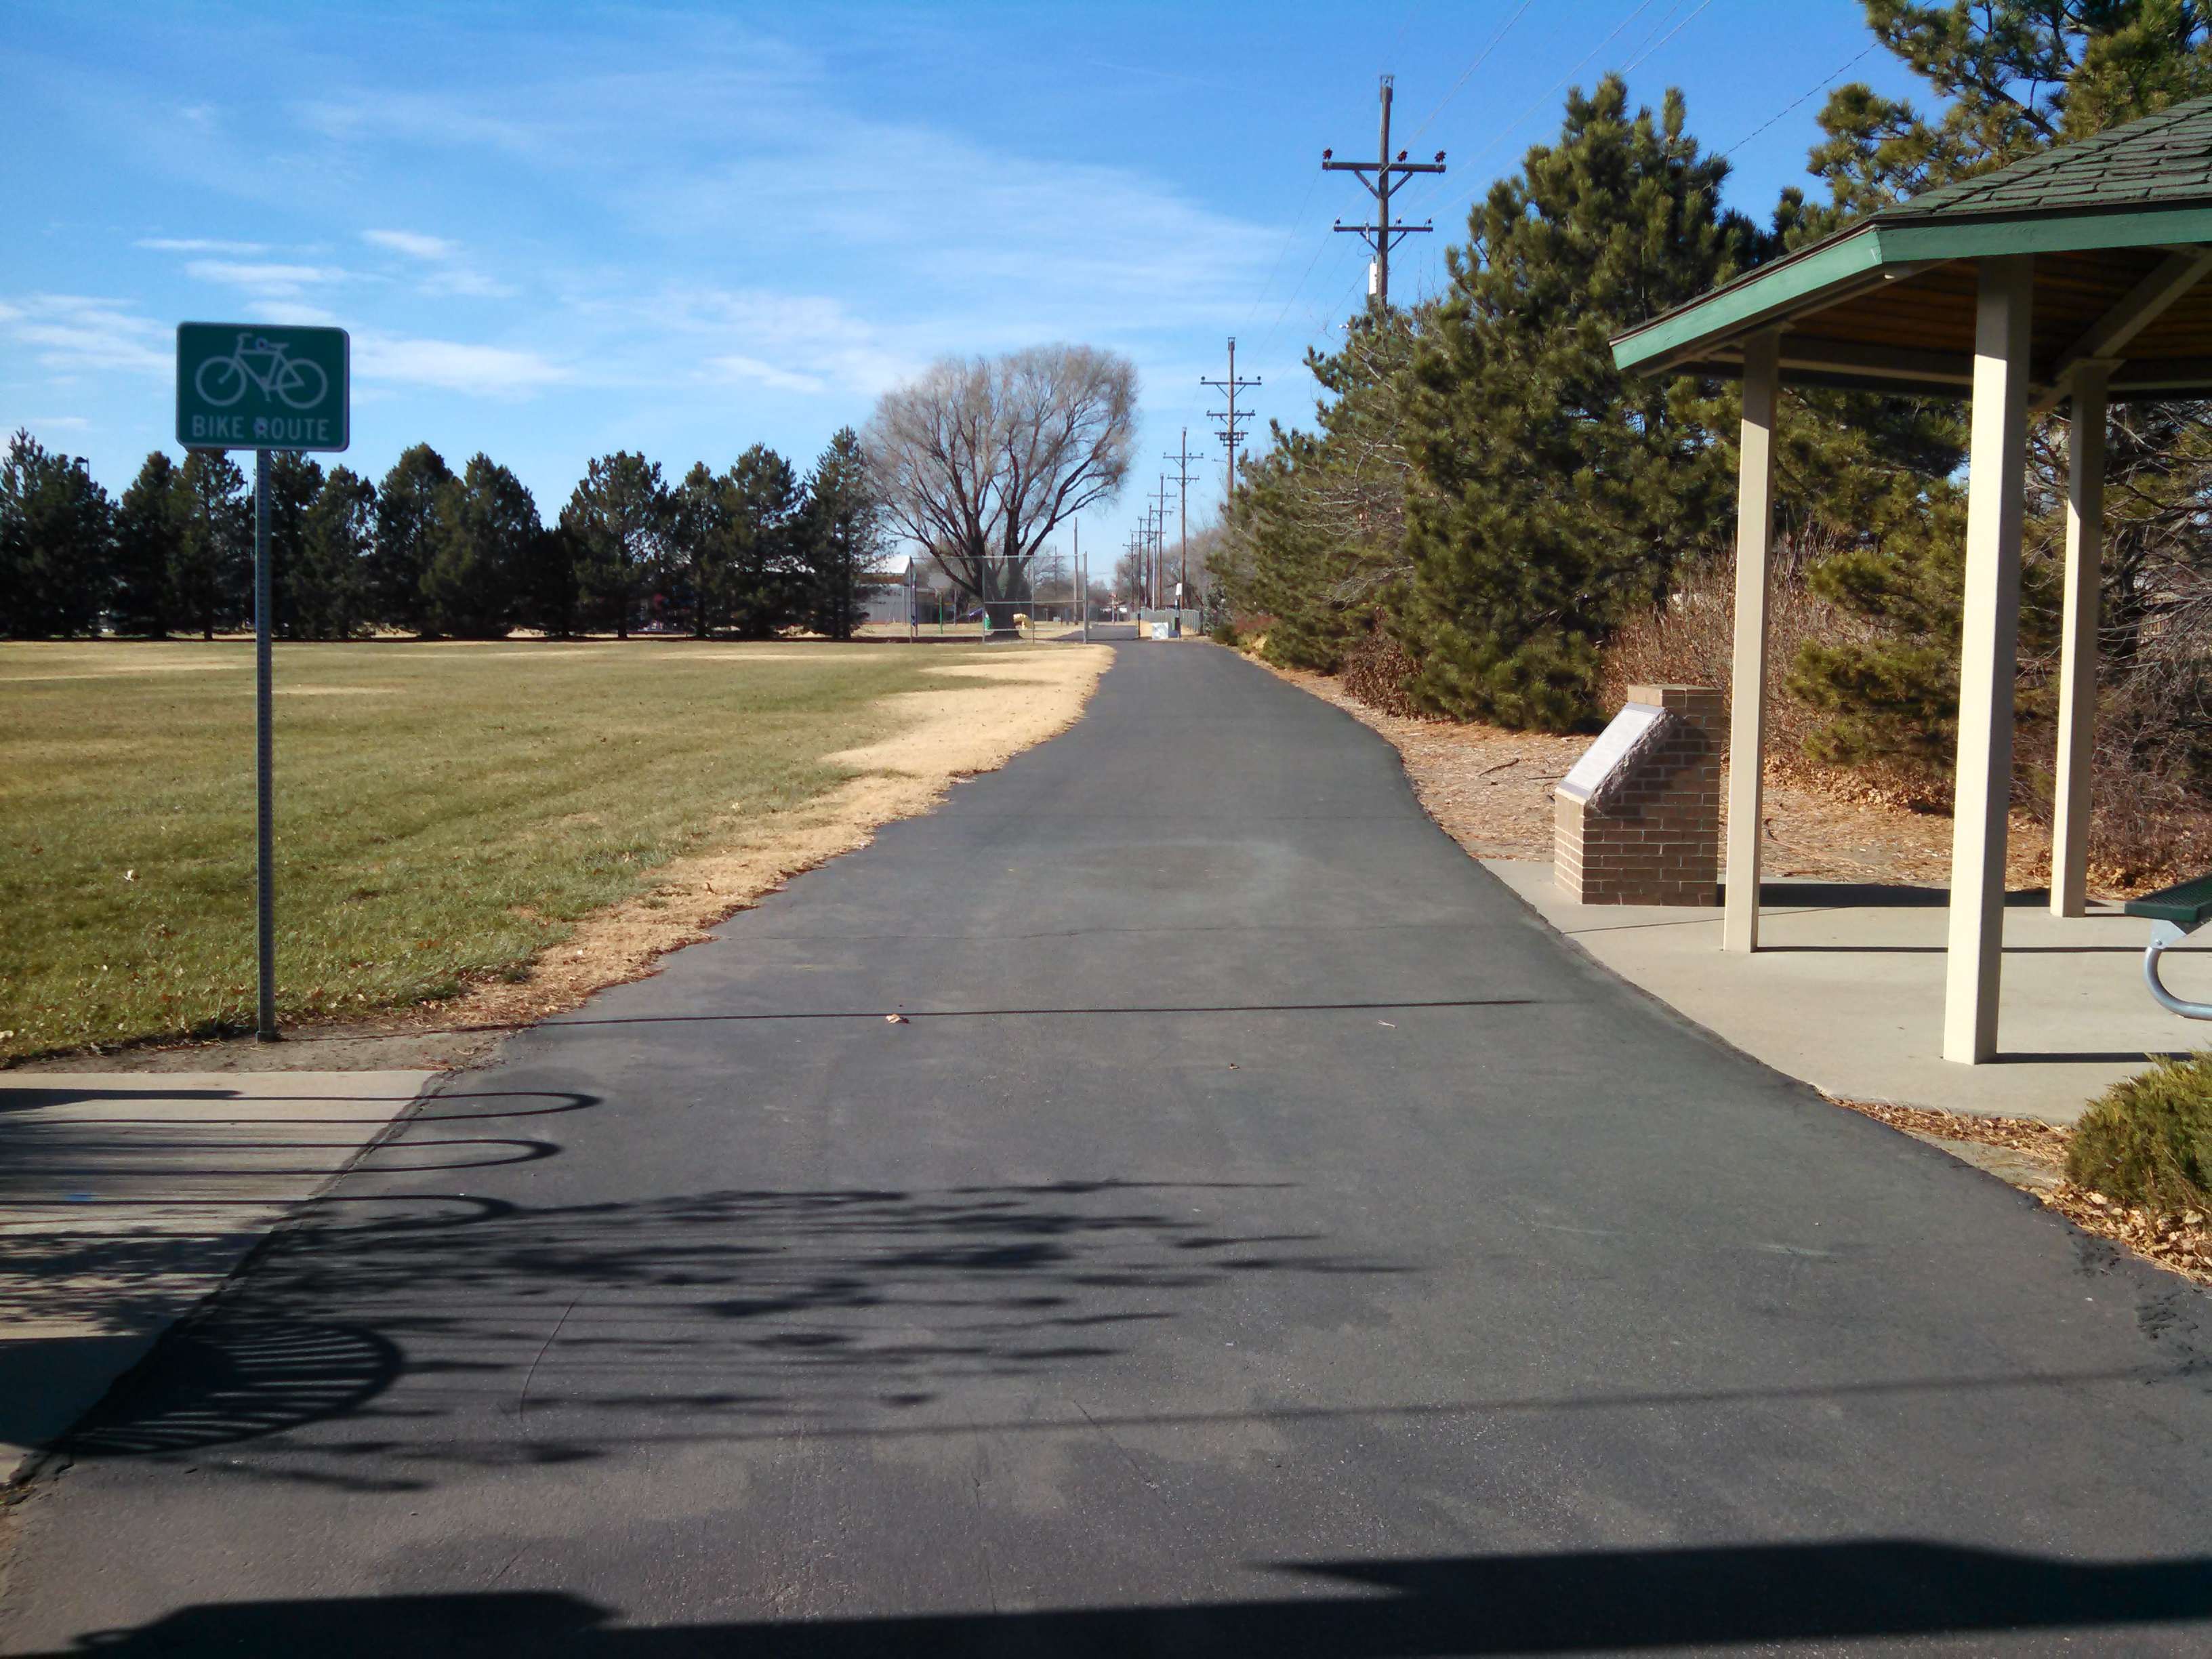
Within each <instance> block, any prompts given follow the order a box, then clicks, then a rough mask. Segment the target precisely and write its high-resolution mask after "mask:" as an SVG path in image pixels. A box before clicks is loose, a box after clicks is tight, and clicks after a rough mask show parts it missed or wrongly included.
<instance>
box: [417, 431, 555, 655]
mask: <svg viewBox="0 0 2212 1659" xmlns="http://www.w3.org/2000/svg"><path fill="white" fill-rule="evenodd" d="M543 528H544V526H542V525H541V524H540V523H539V522H538V503H537V502H536V501H532V499H531V495H530V492H529V490H527V489H525V488H523V485H522V481H521V480H520V479H519V478H517V477H515V476H514V474H513V473H512V472H510V471H507V469H506V468H505V467H503V466H501V465H498V464H497V463H496V462H495V461H493V460H492V459H491V458H490V457H489V456H487V455H483V454H481V453H479V454H477V455H476V456H475V457H473V458H472V459H471V460H470V462H469V464H468V466H467V468H466V470H465V471H464V472H463V473H462V475H461V476H460V477H458V478H453V479H449V480H447V483H446V484H445V486H444V487H443V488H442V489H440V490H439V492H438V519H437V527H436V531H435V534H434V536H433V538H432V544H431V555H430V562H429V566H428V568H427V569H425V570H424V571H423V573H422V604H423V614H424V617H425V619H426V623H427V625H428V628H429V629H431V631H433V632H435V633H439V634H445V635H452V636H453V638H455V639H463V640H491V639H501V638H504V637H505V636H506V635H507V630H508V629H510V628H511V627H513V605H514V591H515V587H516V584H517V579H518V578H519V577H520V574H521V572H522V568H523V564H524V562H525V561H526V559H527V558H528V557H529V555H530V550H531V546H532V542H533V541H534V540H535V538H537V536H538V532H540V531H541V530H542V529H543Z"/></svg>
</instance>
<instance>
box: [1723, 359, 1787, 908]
mask: <svg viewBox="0 0 2212 1659" xmlns="http://www.w3.org/2000/svg"><path fill="white" fill-rule="evenodd" d="M1781 349H1782V335H1781V331H1779V330H1778V329H1765V330H1762V331H1760V332H1759V333H1757V334H1754V335H1753V336H1752V337H1750V338H1749V339H1747V340H1746V341H1745V342H1744V343H1743V437H1742V441H1741V445H1740V447H1739V448H1738V450H1737V460H1736V495H1735V647H1734V650H1733V653H1731V655H1730V657H1729V688H1730V690H1729V784H1728V789H1729V795H1728V890H1727V899H1726V904H1725V908H1723V911H1722V913H1721V949H1723V951H1756V950H1757V949H1758V948H1759V850H1760V849H1759V832H1760V829H1761V825H1762V818H1761V815H1760V807H1761V799H1762V795H1763V793H1764V792H1763V788H1762V774H1763V770H1764V766H1763V763H1764V762H1765V756H1766V631H1767V630H1766V595H1767V590H1768V570H1767V567H1768V565H1769V564H1770V562H1771V559H1772V555H1773V551H1774V388H1775V382H1776V380H1777V379H1778V375H1777V373H1776V364H1777V362H1778V359H1779V358H1780V356H1781Z"/></svg>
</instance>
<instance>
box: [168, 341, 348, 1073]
mask: <svg viewBox="0 0 2212 1659" xmlns="http://www.w3.org/2000/svg"><path fill="white" fill-rule="evenodd" d="M351 360H352V352H351V342H350V341H349V339H348V338H347V337H346V331H344V330H343V329H342V328H279V327H273V326H269V325H261V324H254V323H179V325H177V441H178V442H179V443H180V444H182V445H184V447H185V448H187V449H251V450H252V452H253V775H254V825H253V829H254V866H255V868H254V884H253V898H254V945H255V951H256V954H257V956H258V957H259V963H260V982H259V986H258V991H259V994H258V998H257V1005H258V1006H257V1007H256V1010H255V1022H254V1023H255V1030H256V1034H257V1035H258V1036H259V1037H260V1038H261V1040H262V1041H263V1042H276V1037H277V1032H276V768H275V754H276V750H275V741H274V733H273V731H272V720H271V714H272V713H273V709H272V706H271V696H272V693H273V690H274V684H273V682H274V674H273V672H272V666H271V663H270V653H269V628H270V617H271V615H272V612H273V610H274V605H273V589H274V581H273V574H274V573H273V572H272V571H271V569H270V556H269V452H270V450H272V449H315V450H339V449H343V448H344V447H346V445H347V444H348V442H349V441H350V440H351V433H350V431H349V410H350V408H351V404H352V398H351V397H350V395H349V394H350V392H351V385H350V369H351Z"/></svg>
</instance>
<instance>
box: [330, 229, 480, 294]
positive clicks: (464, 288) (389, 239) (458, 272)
mask: <svg viewBox="0 0 2212 1659" xmlns="http://www.w3.org/2000/svg"><path fill="white" fill-rule="evenodd" d="M361 239H362V240H363V241H364V242H369V243H373V244H374V246H378V247H382V248H389V249H391V250H392V252H395V253H404V254H405V255H406V256H407V257H408V258H411V259H419V260H421V261H422V263H423V264H427V265H429V266H430V267H431V270H430V272H429V274H428V276H425V277H423V278H422V282H421V283H419V284H418V285H417V289H416V291H417V292H418V293H421V294H423V295H431V296H437V295H462V296H465V297H466V298H469V299H489V300H505V299H511V298H512V297H513V295H514V292H515V290H514V289H512V288H510V287H508V286H507V284H506V283H502V282H501V281H500V280H499V279H498V278H497V277H495V276H489V275H488V274H486V273H485V272H483V271H481V270H474V269H472V268H471V267H470V266H468V265H465V264H460V263H459V260H460V254H461V245H460V244H459V242H455V241H450V240H447V238H445V237H443V236H426V235H424V234H422V232H420V231H414V230H364V231H363V232H362V234H361Z"/></svg>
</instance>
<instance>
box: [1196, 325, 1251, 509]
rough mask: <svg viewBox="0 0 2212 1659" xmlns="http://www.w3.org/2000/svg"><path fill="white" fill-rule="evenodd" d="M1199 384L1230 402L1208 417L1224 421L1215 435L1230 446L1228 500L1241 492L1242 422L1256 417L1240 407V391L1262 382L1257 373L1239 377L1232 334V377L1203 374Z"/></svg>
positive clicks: (1207, 416) (1230, 348)
mask: <svg viewBox="0 0 2212 1659" xmlns="http://www.w3.org/2000/svg"><path fill="white" fill-rule="evenodd" d="M1198 383H1199V384H1200V386H1212V388H1213V389H1214V390H1215V391H1216V392H1219V393H1221V395H1222V396H1223V398H1225V399H1226V400H1227V401H1228V404H1229V407H1228V409H1227V410H1218V409H1210V410H1206V418H1207V419H1208V420H1213V421H1219V422H1221V423H1222V425H1221V430H1220V431H1219V432H1218V433H1216V434H1215V436H1216V437H1218V438H1219V439H1220V440H1221V441H1222V442H1223V443H1225V444H1226V445H1228V446H1229V488H1228V489H1226V490H1225V491H1224V492H1223V499H1224V500H1225V501H1226V500H1227V499H1228V497H1229V496H1231V495H1235V494H1236V493H1237V445H1238V444H1239V443H1240V442H1242V441H1243V436H1244V428H1243V425H1242V424H1241V422H1244V421H1248V420H1249V419H1250V418H1251V417H1252V411H1251V410H1249V409H1239V408H1237V393H1238V392H1242V391H1243V390H1244V389H1245V388H1246V387H1247V386H1257V385H1259V384H1260V377H1259V376H1258V375H1256V374H1255V375H1254V376H1253V377H1252V378H1251V379H1250V380H1238V379H1237V337H1236V336H1235V335H1233V334H1232V335H1231V336H1230V337H1229V378H1228V379H1227V380H1207V379H1206V377H1205V376H1204V375H1203V374H1201V375H1200V376H1199V378H1198Z"/></svg>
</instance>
